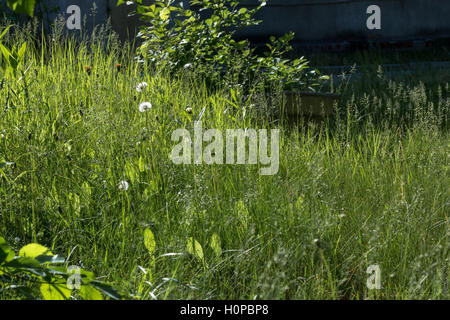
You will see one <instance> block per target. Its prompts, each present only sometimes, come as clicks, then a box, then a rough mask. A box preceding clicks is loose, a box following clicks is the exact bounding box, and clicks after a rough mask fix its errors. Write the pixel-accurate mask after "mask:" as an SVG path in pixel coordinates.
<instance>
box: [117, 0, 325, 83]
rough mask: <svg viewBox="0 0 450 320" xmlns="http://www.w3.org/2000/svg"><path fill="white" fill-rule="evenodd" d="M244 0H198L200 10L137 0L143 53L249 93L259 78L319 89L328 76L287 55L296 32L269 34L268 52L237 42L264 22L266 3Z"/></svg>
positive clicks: (168, 65) (195, 1)
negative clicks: (241, 33)
mask: <svg viewBox="0 0 450 320" xmlns="http://www.w3.org/2000/svg"><path fill="white" fill-rule="evenodd" d="M127 2H132V1H127ZM241 2H242V0H232V1H223V0H193V1H191V5H192V7H193V8H195V9H193V10H190V9H185V8H184V6H183V3H179V4H177V5H173V3H174V1H173V0H162V1H155V3H154V4H152V5H143V4H142V0H136V1H134V2H132V3H136V4H137V5H138V6H137V10H136V12H135V13H137V14H139V15H140V16H141V20H143V21H144V22H146V25H145V26H144V27H142V28H141V30H140V33H139V36H140V37H141V38H142V39H143V40H144V42H143V44H142V45H141V47H140V49H139V53H140V54H141V55H142V57H143V58H144V60H147V61H150V62H152V63H153V64H154V65H155V66H157V67H164V68H168V69H169V70H170V72H176V71H179V70H182V69H183V68H192V69H193V70H194V71H195V73H196V74H200V75H201V76H202V77H203V78H204V79H206V80H207V82H208V83H210V84H213V85H217V84H225V85H226V86H229V87H234V86H243V87H244V88H245V90H244V91H248V90H249V88H250V86H251V84H253V83H255V81H256V82H259V81H262V82H263V84H264V86H265V87H270V86H272V85H273V84H281V85H282V86H283V88H284V89H300V90H305V89H308V90H312V91H314V89H313V87H314V86H317V85H318V83H319V80H320V79H327V77H321V76H320V75H319V73H318V72H317V71H316V70H309V67H308V61H307V60H306V59H304V58H303V57H302V58H299V59H294V60H290V59H285V58H283V57H284V55H285V54H286V53H287V52H288V51H290V50H292V47H291V46H290V45H289V42H290V41H291V40H292V39H293V37H294V33H292V32H291V33H287V34H285V35H284V36H282V37H280V38H278V39H277V38H275V37H273V36H272V37H270V43H268V44H267V45H266V46H267V49H268V50H267V51H266V52H265V53H264V55H263V56H260V55H258V54H256V52H255V48H251V47H250V43H249V41H248V40H242V41H237V40H235V34H236V32H237V31H238V30H240V29H242V28H244V27H249V26H256V25H258V24H259V23H260V22H261V21H259V20H256V19H255V15H256V14H257V13H258V12H259V10H261V8H263V7H264V6H265V5H266V2H265V1H262V2H260V4H259V5H258V6H256V7H255V8H254V9H247V8H245V7H242V6H241ZM122 3H125V1H124V0H119V1H118V5H120V4H122Z"/></svg>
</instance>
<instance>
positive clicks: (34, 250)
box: [19, 243, 53, 258]
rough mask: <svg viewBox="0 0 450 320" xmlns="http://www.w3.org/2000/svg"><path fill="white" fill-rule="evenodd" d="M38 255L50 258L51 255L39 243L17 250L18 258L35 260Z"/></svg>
mask: <svg viewBox="0 0 450 320" xmlns="http://www.w3.org/2000/svg"><path fill="white" fill-rule="evenodd" d="M40 255H47V256H52V255H53V253H52V252H51V251H50V250H49V249H48V248H47V247H44V246H43V245H40V244H39V243H30V244H27V245H26V246H24V247H22V249H20V250H19V256H21V257H29V258H36V257H37V256H40Z"/></svg>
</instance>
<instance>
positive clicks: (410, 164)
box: [0, 33, 450, 299]
mask: <svg viewBox="0 0 450 320" xmlns="http://www.w3.org/2000/svg"><path fill="white" fill-rule="evenodd" d="M22 36H23V37H24V39H26V36H25V35H23V33H22ZM106 40H107V39H106ZM15 41H17V38H11V39H10V43H14V42H15ZM17 42H19V41H17ZM41 46H42V47H41ZM132 57H133V50H132V49H131V48H130V47H129V46H126V47H120V46H118V45H117V44H116V42H114V41H112V42H108V41H98V42H96V41H94V42H87V41H82V42H76V41H74V40H73V39H72V40H67V39H66V40H64V39H58V40H57V41H53V42H52V41H48V40H45V41H44V40H41V41H37V42H36V47H35V48H34V49H32V50H30V51H29V52H28V54H27V60H26V63H25V64H24V66H23V68H22V70H20V74H19V76H17V77H16V78H3V75H1V74H0V76H1V77H2V78H3V79H2V81H1V85H0V106H2V110H0V132H1V134H2V138H1V141H0V163H2V162H6V161H8V162H13V163H14V164H13V165H10V166H4V167H3V168H1V169H0V170H1V171H0V235H2V236H4V237H5V238H6V239H7V240H8V241H9V242H10V243H11V244H12V245H13V246H14V247H16V249H17V248H19V247H20V246H22V245H24V244H26V243H29V242H39V243H41V244H43V245H46V246H47V247H49V248H51V250H52V251H53V252H57V253H59V254H63V255H65V256H66V257H69V261H68V264H71V265H79V266H83V267H85V268H86V269H88V270H92V271H94V272H95V273H96V274H97V275H98V276H102V277H104V278H103V279H104V280H108V281H110V282H111V283H113V284H114V285H116V286H117V287H120V288H121V289H123V290H125V291H126V292H128V293H129V294H130V295H131V296H134V297H136V298H143V299H152V298H155V297H156V298H157V299H448V298H449V293H448V285H449V278H448V273H449V265H450V263H449V241H448V240H449V231H450V229H449V220H448V219H449V217H448V213H449V199H450V197H449V196H450V193H449V183H448V181H450V179H449V178H450V177H449V157H450V153H449V151H450V143H449V134H448V110H449V106H450V95H449V94H450V88H449V82H448V80H447V81H442V77H444V78H445V77H446V76H447V75H445V74H440V73H436V74H428V73H426V72H424V73H421V74H413V75H410V77H409V78H403V79H394V80H392V79H388V78H386V77H384V76H383V74H382V73H378V74H377V73H369V74H367V76H366V77H364V78H362V79H360V80H358V81H344V82H342V83H341V84H339V86H337V87H336V86H334V87H333V88H332V90H333V91H335V92H339V93H341V94H342V99H341V101H340V103H339V105H338V106H337V108H338V110H337V116H335V117H334V118H332V119H329V121H327V122H324V123H322V124H313V123H306V122H304V123H301V124H300V125H295V126H293V125H288V124H285V123H284V121H276V119H275V120H274V119H273V117H272V116H271V115H270V114H269V113H268V114H267V116H264V113H263V114H262V115H261V113H259V116H258V117H257V118H255V117H254V116H252V115H253V114H254V113H253V112H252V110H254V109H263V108H265V106H264V105H263V104H264V102H260V103H258V104H256V105H253V106H251V105H250V104H249V103H246V101H245V99H244V97H242V96H241V95H239V94H237V97H236V98H235V99H233V97H232V95H230V92H229V91H226V90H223V91H220V90H218V91H215V92H211V91H209V90H208V89H207V88H206V87H205V85H204V84H202V82H201V81H200V80H199V79H197V78H196V76H195V70H194V72H186V73H184V74H180V75H178V76H175V77H169V76H168V75H166V74H165V73H164V71H158V70H153V69H152V68H150V67H148V66H145V65H142V64H139V63H137V62H136V61H135V60H133V59H132ZM117 63H121V64H123V65H124V66H125V68H122V70H120V71H118V70H117V69H116V67H115V64H117ZM86 66H91V67H92V68H91V69H90V73H88V72H86V71H85V67H86ZM420 79H424V80H423V81H420ZM447 79H448V78H447ZM142 81H146V82H147V83H148V84H149V86H148V88H146V89H145V90H144V91H143V92H141V93H139V92H137V91H136V89H135V87H136V86H137V84H138V83H140V82H142ZM144 101H148V102H151V103H152V109H151V110H149V111H147V112H144V113H141V112H139V110H138V106H139V104H140V103H141V102H144ZM278 103H280V104H281V101H278ZM188 107H190V108H192V109H193V113H192V114H189V113H187V112H186V111H185V110H186V108H188ZM203 109H204V112H203V115H202V119H201V120H202V121H203V126H204V127H208V128H217V129H220V130H225V129H231V128H247V127H250V128H276V127H277V128H280V129H281V137H280V170H279V172H278V174H276V175H273V176H261V175H259V168H258V166H257V165H212V166H209V165H184V166H183V165H182V166H177V165H174V164H173V163H172V162H171V161H170V159H169V155H170V152H171V149H172V147H173V146H174V144H175V143H174V142H172V141H171V139H170V138H171V134H172V132H173V130H175V129H178V128H181V127H186V128H189V129H191V128H192V126H193V124H192V121H193V120H196V119H198V117H199V115H200V113H202V110H203ZM244 109H245V110H246V112H245V113H244ZM122 180H125V181H127V182H128V183H129V189H128V190H126V191H125V190H120V189H119V183H120V181H122ZM147 228H149V229H151V230H152V232H153V234H154V235H155V240H156V251H155V253H154V254H153V255H151V254H150V253H149V251H148V250H147V249H146V247H145V245H144V231H145V229H147ZM190 238H193V239H195V240H196V241H198V243H199V244H200V245H201V247H202V253H203V257H201V255H198V254H197V255H195V254H194V255H192V254H189V253H188V250H187V241H188V239H190ZM218 248H220V250H218ZM373 264H377V265H379V266H380V268H381V284H382V289H380V290H368V289H367V287H366V281H367V278H368V277H369V274H367V273H366V270H367V268H368V266H369V265H373ZM2 285H3V284H2ZM2 295H3V298H21V297H20V296H18V295H10V293H8V295H7V294H6V293H4V292H0V297H1V296H2Z"/></svg>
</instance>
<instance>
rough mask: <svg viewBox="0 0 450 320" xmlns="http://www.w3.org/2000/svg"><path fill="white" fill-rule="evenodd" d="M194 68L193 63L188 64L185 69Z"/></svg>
mask: <svg viewBox="0 0 450 320" xmlns="http://www.w3.org/2000/svg"><path fill="white" fill-rule="evenodd" d="M193 66H194V65H193V64H192V63H186V64H185V65H184V68H185V69H191V68H192V67H193Z"/></svg>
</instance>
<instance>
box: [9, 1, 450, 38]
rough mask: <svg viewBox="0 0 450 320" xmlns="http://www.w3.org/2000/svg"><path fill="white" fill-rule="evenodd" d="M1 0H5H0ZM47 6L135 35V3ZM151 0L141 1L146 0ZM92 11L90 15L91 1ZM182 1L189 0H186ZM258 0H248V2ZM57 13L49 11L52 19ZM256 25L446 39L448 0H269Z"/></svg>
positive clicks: (276, 31) (301, 34) (278, 30)
mask: <svg viewBox="0 0 450 320" xmlns="http://www.w3.org/2000/svg"><path fill="white" fill-rule="evenodd" d="M1 1H3V2H4V1H5V0H0V2H1ZM44 2H45V4H47V5H48V6H49V7H50V6H52V5H56V6H59V8H60V10H59V12H58V13H59V14H61V15H63V16H64V17H65V18H68V17H69V16H70V15H69V14H68V13H67V12H66V10H67V7H68V6H70V5H73V4H75V5H78V6H79V7H80V8H81V14H82V16H83V17H84V19H83V21H85V22H86V24H85V26H84V28H85V30H84V32H87V33H89V32H90V31H92V28H93V27H94V25H96V24H103V23H106V21H107V19H108V17H110V18H111V23H112V26H113V28H114V29H115V30H116V31H117V32H118V33H119V34H120V35H121V37H122V38H127V37H128V38H132V37H133V36H134V35H135V34H136V27H137V26H138V25H139V21H138V19H137V18H136V17H128V13H129V11H131V10H132V9H133V6H127V5H122V6H120V7H116V3H117V0H95V1H92V0H44ZM151 2H152V1H151V0H144V3H146V4H149V3H151ZM94 3H95V5H96V14H95V15H93V14H92V8H93V5H94ZM184 3H185V5H188V4H189V1H187V0H185V1H184ZM256 3H257V0H248V1H246V2H245V4H246V5H247V6H252V5H255V4H256ZM370 5H378V6H379V7H380V8H381V29H380V30H369V29H368V28H367V26H366V21H367V18H368V17H369V15H368V14H367V13H366V10H367V7H368V6H370ZM56 16H57V13H52V14H50V18H51V19H53V18H55V17H56ZM259 18H260V19H262V20H263V22H262V23H261V25H260V26H258V27H252V28H249V29H248V30H246V31H245V32H241V33H240V34H239V35H240V36H242V37H250V38H253V39H255V40H258V39H259V38H266V37H268V36H270V35H282V34H284V33H286V32H288V31H294V32H295V34H296V38H295V41H296V42H297V43H300V44H302V43H305V44H306V43H329V42H342V41H344V42H345V41H371V40H381V41H397V40H402V39H403V40H405V39H428V38H433V39H436V38H450V1H449V0H445V1H444V0H268V3H267V6H266V7H265V8H263V9H262V10H261V12H260V14H259Z"/></svg>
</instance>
